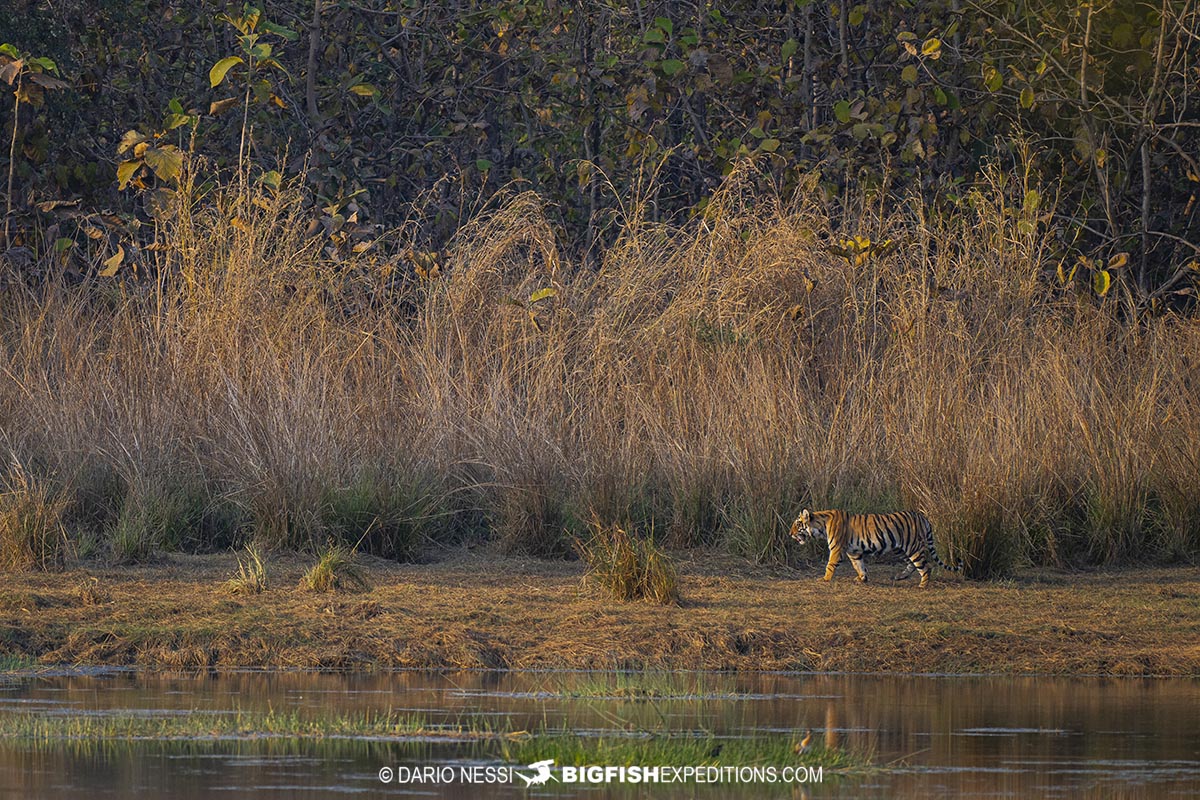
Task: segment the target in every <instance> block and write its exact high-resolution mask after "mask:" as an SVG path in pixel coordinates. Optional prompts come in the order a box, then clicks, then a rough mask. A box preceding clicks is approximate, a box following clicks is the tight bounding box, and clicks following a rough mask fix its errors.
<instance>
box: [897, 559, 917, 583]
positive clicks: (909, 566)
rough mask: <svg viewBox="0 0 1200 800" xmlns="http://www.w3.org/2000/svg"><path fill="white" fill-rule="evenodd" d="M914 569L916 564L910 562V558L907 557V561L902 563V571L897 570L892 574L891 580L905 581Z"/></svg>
mask: <svg viewBox="0 0 1200 800" xmlns="http://www.w3.org/2000/svg"><path fill="white" fill-rule="evenodd" d="M916 569H917V565H916V564H914V563H913V562H912V559H909V561H908V563H907V564H905V565H904V570H903V571H902V572H899V573H897V574H896V575H894V576H893V577H892V580H894V581H906V580H908V578H909V576H910V575H912V574H913V572H914V571H916Z"/></svg>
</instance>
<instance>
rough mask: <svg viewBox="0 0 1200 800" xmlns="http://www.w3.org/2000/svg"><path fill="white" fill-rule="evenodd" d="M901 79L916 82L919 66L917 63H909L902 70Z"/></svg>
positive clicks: (906, 81)
mask: <svg viewBox="0 0 1200 800" xmlns="http://www.w3.org/2000/svg"><path fill="white" fill-rule="evenodd" d="M900 80H902V81H904V82H905V83H916V82H917V66H916V64H909V65H908V66H907V67H905V68H904V69H902V70H900Z"/></svg>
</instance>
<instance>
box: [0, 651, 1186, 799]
mask: <svg viewBox="0 0 1200 800" xmlns="http://www.w3.org/2000/svg"><path fill="white" fill-rule="evenodd" d="M644 683H646V684H647V685H649V686H650V687H651V688H652V690H653V691H652V693H651V694H652V697H651V698H649V699H634V698H632V697H631V696H630V689H631V687H634V688H636V687H637V686H638V685H640V684H639V682H638V681H631V680H628V679H623V678H619V677H616V676H613V675H605V674H595V673H455V674H449V675H429V674H423V673H400V674H377V675H340V674H311V673H254V672H245V673H234V674H229V673H225V674H201V675H141V674H137V673H114V674H104V675H90V676H57V677H48V678H35V679H29V680H20V681H14V682H9V683H7V684H0V714H26V713H30V712H34V713H38V714H46V715H65V716H77V715H82V714H100V715H103V714H112V713H116V712H122V713H126V712H129V711H131V710H133V711H136V712H137V713H139V714H146V715H164V714H185V713H188V712H190V711H193V710H202V711H206V712H210V713H231V714H232V713H237V712H238V711H243V712H244V711H264V712H265V711H268V710H274V711H276V712H285V713H286V712H295V713H298V714H301V715H319V714H322V713H330V712H336V713H341V714H354V713H365V712H372V713H379V712H388V711H392V712H414V713H420V714H422V715H423V716H424V717H425V719H427V720H428V721H429V722H430V723H431V724H435V725H436V724H445V725H456V724H458V723H459V722H460V721H462V720H463V719H464V718H467V717H476V716H478V715H489V716H490V717H491V718H494V719H496V720H498V721H503V722H504V724H507V725H511V727H513V728H516V729H521V728H525V729H538V728H540V727H542V726H543V725H545V726H548V727H552V728H564V727H565V728H570V729H572V730H576V731H583V732H593V733H600V732H606V731H607V732H611V731H613V730H614V729H622V730H631V729H632V730H636V729H639V728H651V729H657V728H661V727H662V726H664V725H666V726H668V727H670V728H671V729H674V730H708V731H713V732H715V733H716V734H717V735H718V736H722V737H725V736H747V735H752V734H761V733H763V732H769V733H775V734H778V735H781V736H790V737H795V738H797V739H798V738H799V737H800V736H802V735H803V733H804V732H805V731H806V730H808V729H811V730H812V731H813V732H814V735H815V738H816V739H817V740H818V741H821V740H824V741H825V742H827V743H829V744H830V745H835V746H842V747H848V748H853V749H857V750H866V751H869V752H871V753H872V754H873V760H874V761H875V762H876V763H879V764H887V765H889V768H888V770H887V771H885V772H884V773H882V774H873V775H869V776H866V777H858V778H854V779H851V780H848V781H843V782H838V783H832V782H826V783H825V784H822V785H819V786H807V787H801V786H788V787H766V786H762V785H757V786H754V787H749V789H747V790H746V791H745V792H744V796H756V797H757V796H773V797H799V796H801V795H802V794H803V793H805V792H807V793H808V794H811V796H813V797H895V796H914V797H915V796H920V797H1028V796H1037V797H1077V796H1079V797H1089V796H1090V797H1147V796H1155V797H1159V796H1163V797H1172V796H1177V797H1188V796H1195V795H1196V794H1200V712H1198V709H1200V683H1197V682H1195V681H1188V680H1136V679H1122V680H1105V679H1055V678H1046V677H1038V678H961V677H921V676H863V675H745V674H743V675H721V674H682V675H677V676H671V677H663V676H654V677H652V678H651V679H649V680H647V681H645V682H644ZM498 724H499V723H498ZM493 758H494V756H493V755H491V754H489V753H488V752H486V748H480V747H479V746H478V745H471V744H462V743H459V744H453V743H449V744H446V743H430V742H395V741H365V740H359V739H351V738H343V739H331V740H325V741H292V740H284V739H251V740H247V739H242V740H227V741H186V742H134V743H128V742H105V743H100V744H96V743H90V742H76V741H65V742H64V741H58V742H52V743H41V744H34V743H29V742H18V741H10V742H6V743H0V794H2V795H4V796H11V797H39V798H40V797H47V798H48V797H68V798H72V797H77V798H83V797H89V798H92V797H124V796H131V795H134V794H136V795H137V796H139V797H162V798H192V797H211V796H214V795H216V796H222V795H226V796H231V797H232V796H237V797H243V796H252V797H276V796H284V795H286V796H289V797H297V796H298V797H324V796H340V795H345V794H364V793H366V794H371V795H375V794H381V793H385V789H386V794H388V795H395V794H412V795H415V796H435V797H444V798H457V797H478V796H482V795H483V794H485V792H483V791H481V789H480V787H472V786H461V785H459V786H451V787H422V786H410V787H402V786H399V785H395V784H392V785H389V786H387V787H383V786H381V784H380V783H379V782H378V779H377V777H376V776H377V772H378V770H379V768H380V767H381V766H384V765H391V766H395V765H400V764H430V763H447V762H449V763H468V762H485V761H489V759H493ZM406 790H407V791H406ZM643 792H644V790H643ZM643 792H638V791H635V790H634V789H632V788H631V789H630V790H628V791H623V790H622V789H621V788H620V787H609V788H593V789H591V790H589V791H586V792H583V793H582V794H585V795H586V796H587V797H595V798H603V797H609V796H611V797H635V796H641V794H642V793H643ZM730 793H731V792H730V787H728V786H721V787H717V788H713V787H703V786H699V787H697V786H685V787H679V786H675V787H657V788H656V789H655V791H654V794H655V796H656V797H657V796H662V797H691V796H701V795H703V796H704V797H715V796H728V795H729V794H730ZM486 794H487V795H488V796H498V797H527V796H566V794H569V793H567V792H564V790H563V787H561V786H558V787H556V786H554V785H550V786H548V787H542V788H538V789H531V790H526V789H525V788H524V787H523V786H522V785H521V784H520V782H517V784H516V785H513V786H505V787H491V789H490V790H488V791H487V792H486Z"/></svg>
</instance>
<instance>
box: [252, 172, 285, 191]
mask: <svg viewBox="0 0 1200 800" xmlns="http://www.w3.org/2000/svg"><path fill="white" fill-rule="evenodd" d="M258 180H259V181H260V182H261V183H262V184H263V185H264V186H269V187H271V188H272V189H274V190H276V191H279V186H280V184H281V183H282V182H283V176H282V175H280V174H279V170H275V169H273V170H270V171H268V172H264V173H263V174H262V177H261V178H259V179H258Z"/></svg>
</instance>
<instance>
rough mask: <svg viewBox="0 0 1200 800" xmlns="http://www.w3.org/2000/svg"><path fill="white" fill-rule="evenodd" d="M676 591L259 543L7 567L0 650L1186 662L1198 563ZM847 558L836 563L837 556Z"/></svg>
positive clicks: (202, 661) (1197, 617)
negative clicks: (344, 571)
mask: <svg viewBox="0 0 1200 800" xmlns="http://www.w3.org/2000/svg"><path fill="white" fill-rule="evenodd" d="M677 555H678V556H679V562H678V566H679V574H680V588H681V592H682V595H683V604H682V605H681V606H679V607H661V606H655V605H649V604H644V603H620V602H613V601H611V600H609V599H607V598H606V597H605V596H604V595H603V594H602V593H601V592H600V590H599V589H598V588H597V587H594V586H587V585H584V584H583V582H582V577H583V571H584V567H583V565H582V564H581V563H579V562H567V561H540V560H533V559H524V558H509V557H502V556H498V555H497V554H495V553H493V552H490V551H488V550H486V549H482V548H481V549H479V550H474V551H462V552H459V553H456V554H454V555H452V556H451V557H449V558H446V559H445V560H442V561H440V562H438V563H434V564H421V565H405V564H395V563H392V562H387V561H383V560H378V559H364V572H365V574H366V576H367V578H368V580H369V583H370V586H371V588H369V589H367V590H364V591H358V592H352V593H351V592H336V593H325V594H321V593H313V592H309V591H305V590H303V589H301V588H300V586H299V583H300V577H301V575H302V574H303V573H304V572H305V570H306V569H307V568H308V567H310V566H311V561H312V559H310V558H305V557H301V556H296V555H290V554H280V555H272V556H271V557H269V558H268V562H267V567H268V574H269V581H270V583H269V586H268V589H267V590H266V591H265V592H263V593H261V594H254V595H239V594H231V593H230V590H229V588H228V586H227V585H226V581H227V580H228V579H229V577H230V576H231V575H232V573H233V572H235V571H236V561H235V557H234V556H233V555H232V554H218V555H205V556H184V555H170V556H164V557H162V558H161V559H160V560H158V561H156V562H154V563H151V564H141V565H137V566H125V567H109V566H102V565H89V566H86V567H84V568H78V569H73V570H68V571H66V572H60V573H22V574H12V575H7V576H6V579H5V585H4V587H3V588H0V654H3V655H5V656H7V657H8V658H9V659H11V660H13V661H14V662H25V663H29V662H31V661H35V662H36V663H38V664H41V665H62V664H66V665H119V666H138V667H147V668H180V667H185V668H186V667H219V668H235V667H264V668H275V669H280V668H282V669H288V668H301V669H335V668H352V669H376V668H379V669H386V668H418V669H462V668H490V669H496V668H510V669H551V668H554V669H614V668H655V669H742V670H806V671H807V670H812V671H851V672H858V671H862V672H875V671H889V672H891V671H894V672H952V673H1003V674H1027V673H1053V674H1064V675H1076V674H1078V675H1082V674H1096V675H1175V676H1196V675H1200V644H1197V643H1198V642H1200V569H1197V568H1195V567H1171V568H1147V569H1128V570H1108V571H1103V572H1090V573H1067V572H1058V571H1046V570H1039V571H1026V572H1023V573H1018V576H1017V577H1016V578H1014V579H1011V580H1006V581H1001V582H975V581H963V580H960V579H958V578H957V576H953V575H947V574H946V573H944V572H938V573H936V574H935V576H934V579H933V583H932V585H931V587H930V588H929V589H928V590H924V591H922V590H919V589H918V588H917V585H916V581H915V580H912V581H910V582H907V583H902V584H893V583H892V582H891V581H890V580H888V577H889V576H890V574H891V572H892V571H893V569H894V568H892V567H889V566H887V565H877V566H876V568H875V570H874V574H873V575H872V577H873V579H874V580H876V581H878V583H874V584H869V585H865V586H863V585H859V584H858V583H856V582H855V581H854V580H852V579H851V578H849V577H846V576H839V577H838V579H837V580H836V581H835V582H834V583H833V584H831V585H826V584H823V583H820V582H819V581H818V580H817V577H818V576H819V568H818V567H815V566H814V567H809V568H806V569H802V570H799V571H796V570H790V569H785V568H778V567H760V566H754V565H752V564H750V563H748V562H746V561H744V560H741V559H737V558H733V557H729V556H725V555H712V556H709V555H707V554H703V553H698V552H694V551H689V552H685V553H681V554H677ZM843 569H845V570H847V571H848V568H847V567H843Z"/></svg>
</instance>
